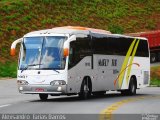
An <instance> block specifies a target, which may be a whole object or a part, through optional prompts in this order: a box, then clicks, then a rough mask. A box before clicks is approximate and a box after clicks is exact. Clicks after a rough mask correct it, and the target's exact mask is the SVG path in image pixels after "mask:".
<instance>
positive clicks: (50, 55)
mask: <svg viewBox="0 0 160 120" xmlns="http://www.w3.org/2000/svg"><path fill="white" fill-rule="evenodd" d="M65 40H66V37H64V36H45V37H26V38H24V41H23V43H22V48H21V54H20V61H19V63H20V65H19V69H20V70H24V69H32V70H33V69H39V70H40V69H46V70H50V69H53V70H61V69H64V67H65V58H64V57H63V44H64V41H65Z"/></svg>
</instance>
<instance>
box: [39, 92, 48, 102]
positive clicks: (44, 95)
mask: <svg viewBox="0 0 160 120" xmlns="http://www.w3.org/2000/svg"><path fill="white" fill-rule="evenodd" d="M39 98H40V99H41V100H42V101H46V100H47V98H48V94H39Z"/></svg>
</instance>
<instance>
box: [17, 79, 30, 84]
mask: <svg viewBox="0 0 160 120" xmlns="http://www.w3.org/2000/svg"><path fill="white" fill-rule="evenodd" d="M17 84H18V85H28V84H29V83H28V82H27V81H26V80H17Z"/></svg>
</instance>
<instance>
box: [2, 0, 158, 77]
mask: <svg viewBox="0 0 160 120" xmlns="http://www.w3.org/2000/svg"><path fill="white" fill-rule="evenodd" d="M66 25H76V26H87V27H93V28H99V29H105V30H109V31H111V32H113V33H129V32H140V31H149V30H156V29H160V1H159V0H132V1H131V0H0V65H1V64H3V66H8V67H11V68H8V67H7V69H11V70H13V69H14V70H15V69H16V67H15V66H16V63H17V56H16V57H14V58H12V57H10V55H9V50H10V45H11V43H12V41H14V40H15V39H17V38H20V37H22V36H23V35H24V34H26V33H28V32H30V31H34V30H39V29H46V28H52V27H55V26H66ZM13 61H14V62H13ZM4 64H5V65H4ZM3 69H5V68H3ZM1 73H2V68H0V76H2V74H1ZM9 73H11V72H9V71H8V73H7V75H5V76H10V74H9ZM14 75H15V74H14ZM14 75H13V76H14ZM11 76H12V75H11Z"/></svg>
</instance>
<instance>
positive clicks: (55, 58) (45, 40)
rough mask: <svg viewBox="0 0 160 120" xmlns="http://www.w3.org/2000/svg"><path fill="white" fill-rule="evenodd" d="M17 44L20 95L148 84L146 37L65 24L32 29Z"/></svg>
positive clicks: (128, 90)
mask: <svg viewBox="0 0 160 120" xmlns="http://www.w3.org/2000/svg"><path fill="white" fill-rule="evenodd" d="M17 43H21V48H20V53H19V66H18V74H17V83H18V90H19V92H20V93H24V94H39V97H40V99H41V100H47V98H48V95H51V96H54V95H75V94H78V95H79V96H80V97H81V98H84V99H86V98H88V97H89V96H90V95H91V94H105V93H106V91H108V90H115V91H121V93H122V94H129V95H134V94H136V89H139V88H143V87H146V86H148V85H149V83H150V54H149V47H148V41H147V39H145V38H140V37H129V36H125V35H118V34H111V33H110V32H108V31H105V30H99V29H93V28H85V27H76V26H66V27H56V28H53V29H47V30H41V31H35V32H30V33H28V34H26V35H24V36H23V38H20V39H18V40H15V41H14V42H13V43H12V46H11V55H15V48H16V45H17Z"/></svg>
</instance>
